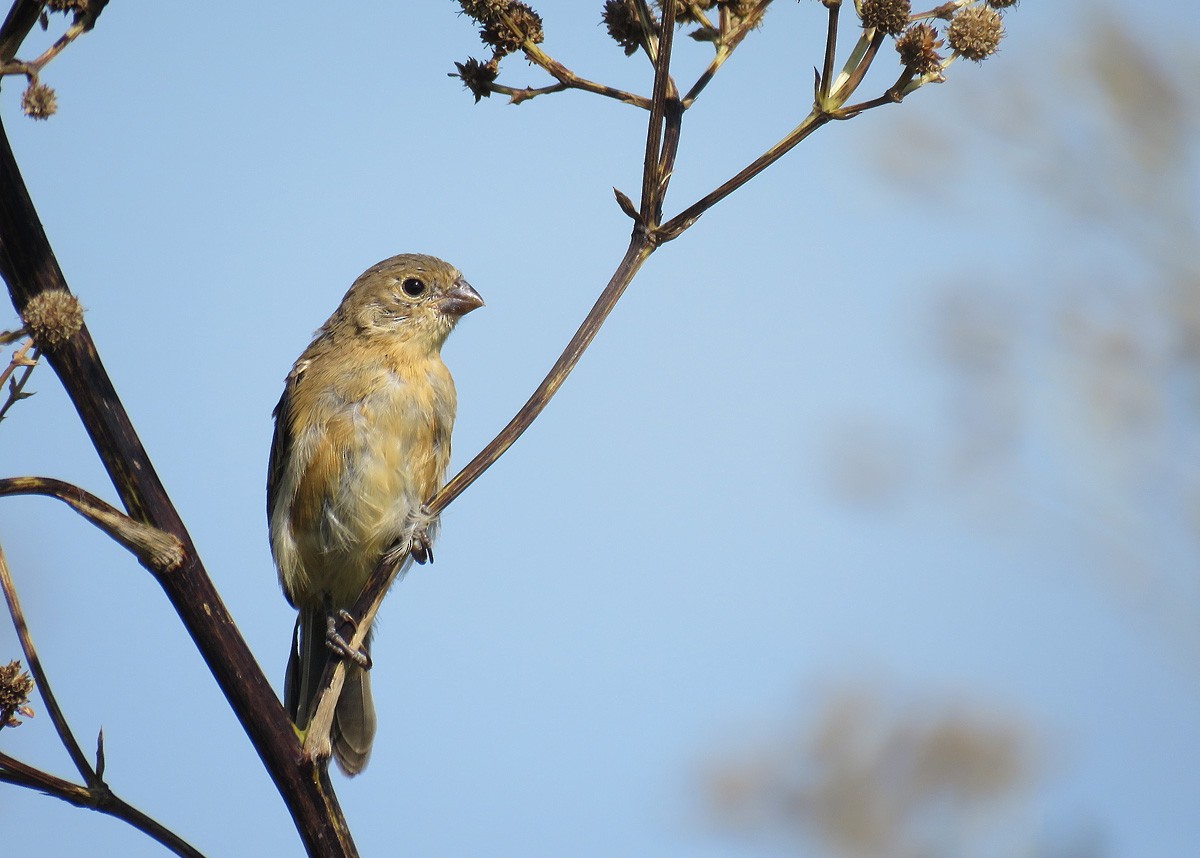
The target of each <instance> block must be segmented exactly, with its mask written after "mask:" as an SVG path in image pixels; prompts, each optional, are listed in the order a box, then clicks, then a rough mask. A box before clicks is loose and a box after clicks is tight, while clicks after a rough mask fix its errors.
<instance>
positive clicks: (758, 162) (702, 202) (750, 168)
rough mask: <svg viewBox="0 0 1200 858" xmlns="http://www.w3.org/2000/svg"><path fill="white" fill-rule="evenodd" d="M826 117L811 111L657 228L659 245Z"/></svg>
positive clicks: (745, 180) (805, 134) (823, 122)
mask: <svg viewBox="0 0 1200 858" xmlns="http://www.w3.org/2000/svg"><path fill="white" fill-rule="evenodd" d="M832 118H833V117H831V116H830V115H828V114H825V113H818V112H817V111H815V110H814V111H813V112H812V113H810V114H809V115H808V116H806V117H804V121H803V122H801V123H800V124H799V125H797V126H796V127H795V128H793V129H792V131H791V132H790V133H789V134H788V135H787V136H786V137H784V138H783V139H782V140H780V141H779V142H778V143H776V144H775V145H774V146H772V147H771V148H770V149H768V150H767V151H766V152H764V153H763V154H761V155H759V156H758V157H757V158H755V159H754V160H753V161H752V162H750V164H748V165H747V166H746V167H745V168H744V169H742V170H741V171H740V172H738V173H737V175H735V176H733V177H732V178H730V179H729V180H727V181H725V182H724V183H722V184H721V185H720V187H718V188H716V189H715V190H713V191H711V192H710V193H708V194H705V195H704V196H703V197H701V198H700V199H698V200H697V201H696V202H694V203H692V204H691V205H690V206H688V207H687V208H686V209H684V210H683V211H681V212H680V213H679V214H677V215H675V217H673V218H671V219H670V220H669V221H667V222H666V223H664V224H663V225H662V226H660V227H659V228H658V237H659V241H660V242H667V241H671V240H672V239H675V238H678V237H679V236H680V235H681V234H682V233H683V232H684V230H686V229H687V228H688V227H690V226H691V225H692V224H694V223H695V222H696V220H697V219H699V217H700V216H701V215H702V214H704V213H705V212H706V211H708V210H709V209H710V208H712V207H713V206H714V205H716V204H717V203H719V202H720V201H721V200H723V199H725V198H726V197H727V196H729V195H730V194H732V193H733V192H734V191H736V190H737V189H738V188H740V187H741V186H742V185H744V184H746V183H747V182H748V181H750V180H751V179H753V178H754V177H755V176H757V175H758V174H759V173H761V172H762V171H763V170H765V169H767V167H770V166H771V165H772V164H774V163H775V162H776V161H778V160H779V159H780V158H782V157H783V156H784V155H786V154H787V153H788V152H790V151H791V150H792V149H793V148H795V146H796V144H798V143H799V142H800V141H802V140H803V139H804V138H805V137H807V136H808V135H810V134H812V133H813V132H814V131H816V130H817V129H818V128H820V127H821V126H822V125H824V124H825V123H826V122H828V121H829V120H830V119H832Z"/></svg>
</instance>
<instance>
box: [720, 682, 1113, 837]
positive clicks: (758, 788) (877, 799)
mask: <svg viewBox="0 0 1200 858" xmlns="http://www.w3.org/2000/svg"><path fill="white" fill-rule="evenodd" d="M1037 757H1038V754H1037V748H1036V747H1035V742H1034V739H1033V738H1032V736H1031V734H1030V731H1029V730H1028V728H1027V727H1026V726H1025V725H1024V723H1023V721H1022V720H1021V719H1020V718H1018V717H1016V716H1013V715H1011V714H1008V713H1003V712H997V711H995V710H994V709H991V708H989V709H984V708H981V707H979V706H977V705H975V706H971V705H967V704H964V703H961V702H957V701H953V700H950V701H945V700H934V701H930V700H926V701H924V702H922V703H919V704H908V705H904V706H897V705H894V704H890V703H889V702H888V701H886V700H885V699H884V698H883V697H882V696H881V694H880V692H879V691H878V690H877V689H875V690H866V689H865V688H858V689H853V688H852V689H849V690H845V691H842V692H839V693H836V694H833V695H831V696H830V697H829V698H828V699H827V702H826V703H825V704H824V708H822V709H821V710H820V712H819V714H817V716H816V717H815V718H814V719H813V720H812V722H811V723H808V724H802V725H800V726H798V727H793V728H791V729H788V730H785V731H781V735H779V736H777V737H774V738H770V739H767V740H765V741H763V742H762V743H760V744H759V746H757V747H751V748H743V749H739V750H735V751H733V752H731V753H730V755H729V757H728V758H727V759H726V760H724V761H721V762H718V763H716V764H714V765H713V766H712V768H711V771H710V774H709V777H708V780H707V797H708V800H709V803H710V805H711V808H712V811H713V815H714V816H715V818H716V819H717V820H718V821H719V822H720V823H721V824H722V825H723V826H725V827H726V828H728V829H730V830H731V831H733V832H736V833H738V834H740V835H742V836H744V837H745V838H746V839H747V840H748V841H751V842H755V841H757V842H760V843H763V844H764V845H767V844H771V845H775V846H782V847H783V848H784V849H785V850H786V851H788V852H793V853H796V854H813V855H834V856H846V858H968V856H986V855H1005V856H1013V855H1026V856H1049V855H1055V856H1065V855H1072V856H1080V858H1082V856H1085V855H1098V854H1100V851H1099V845H1098V844H1097V843H1092V842H1085V840H1083V839H1080V838H1075V839H1074V840H1072V842H1071V843H1069V844H1067V843H1064V844H1059V845H1056V846H1053V847H1046V846H1038V845H1037V844H1035V843H1034V842H1033V835H1032V834H1031V833H1030V832H1031V826H1030V825H1029V824H1027V823H1026V824H1023V823H1022V815H1023V811H1024V804H1025V803H1026V802H1025V793H1026V791H1027V789H1028V787H1029V786H1030V785H1031V784H1032V782H1033V779H1034V776H1035V775H1036V773H1037V772H1036V769H1037Z"/></svg>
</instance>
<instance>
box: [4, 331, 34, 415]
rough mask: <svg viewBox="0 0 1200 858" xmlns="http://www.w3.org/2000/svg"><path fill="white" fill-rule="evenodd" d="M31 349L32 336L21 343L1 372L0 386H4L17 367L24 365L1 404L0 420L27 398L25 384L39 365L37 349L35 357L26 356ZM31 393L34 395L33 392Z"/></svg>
mask: <svg viewBox="0 0 1200 858" xmlns="http://www.w3.org/2000/svg"><path fill="white" fill-rule="evenodd" d="M31 349H33V339H32V338H30V339H27V340H25V342H23V343H21V347H20V348H19V349H17V350H16V351H15V352H14V353H13V356H12V360H10V361H9V362H8V366H7V367H5V369H4V372H0V387H3V386H4V384H5V382H7V381H8V380H9V378H10V377H12V374H13V373H14V372H15V371H16V369H17V367H23V369H22V370H21V376H20V378H16V379H13V382H12V385H11V386H10V387H9V389H8V398H7V399H5V400H4V404H3V405H0V420H3V419H4V417H5V415H6V414H8V410H9V409H10V408H12V407H13V405H15V404H16V403H17V402H19V401H21V400H22V399H24V398H25V395H24V392H25V385H26V384H27V383H28V382H29V376H31V375H33V368H34V367H35V366H37V352H36V350H34V355H33V357H26V353H27V352H28V351H30V350H31ZM29 395H30V396H32V394H29Z"/></svg>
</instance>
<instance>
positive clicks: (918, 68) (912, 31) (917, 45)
mask: <svg viewBox="0 0 1200 858" xmlns="http://www.w3.org/2000/svg"><path fill="white" fill-rule="evenodd" d="M941 46H942V40H941V39H939V38H938V31H937V30H936V29H934V28H933V27H932V26H930V25H929V24H926V23H925V22H924V21H921V22H919V23H917V24H913V25H912V26H911V27H909V28H908V29H907V30H905V31H904V34H903V35H902V36H900V38H898V39H896V51H897V52H898V53H899V54H900V62H901V63H903V64H904V66H905V67H906V68H907V69H908V70H909V71H911V72H912V73H913V74H914V75H917V76H918V77H920V76H923V75H927V74H935V73H936V72H939V71H941V70H942V57H941V55H940V54H938V52H937V49H938V48H940V47H941Z"/></svg>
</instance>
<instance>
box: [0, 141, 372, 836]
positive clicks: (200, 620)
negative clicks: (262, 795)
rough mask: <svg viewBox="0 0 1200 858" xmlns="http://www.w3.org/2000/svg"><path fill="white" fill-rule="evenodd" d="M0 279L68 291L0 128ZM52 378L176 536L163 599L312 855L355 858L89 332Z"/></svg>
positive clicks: (140, 503) (142, 503) (124, 483)
mask: <svg viewBox="0 0 1200 858" xmlns="http://www.w3.org/2000/svg"><path fill="white" fill-rule="evenodd" d="M0 275H3V277H4V279H5V281H7V283H8V288H9V292H10V294H11V295H12V300H13V304H14V305H15V306H16V308H17V310H18V312H20V311H21V310H22V309H23V308H24V307H25V305H26V304H27V303H28V302H29V300H30V299H31V298H33V297H34V296H35V295H37V294H39V293H41V292H43V291H45V290H47V289H63V290H65V289H66V288H67V284H66V280H65V279H64V277H63V275H62V271H61V270H60V269H59V266H58V262H57V260H56V259H55V258H54V253H53V251H52V250H51V248H50V243H49V241H48V240H47V238H46V234H45V231H44V230H43V229H42V225H41V223H40V221H39V219H38V216H37V212H36V210H35V209H34V207H33V202H32V201H31V200H30V198H29V193H28V191H27V190H26V189H25V182H24V180H23V179H22V177H21V174H20V171H19V169H18V167H17V164H16V160H15V159H14V157H13V153H12V148H11V146H10V145H9V142H8V137H7V134H5V132H4V126H3V123H2V122H0ZM43 355H44V358H45V360H46V361H47V363H49V364H50V366H51V367H52V368H53V369H54V371H55V372H56V373H57V374H58V376H59V379H60V380H61V381H62V384H63V386H64V387H65V388H66V390H67V393H68V395H69V396H70V397H71V401H72V402H73V403H74V405H75V408H76V410H77V411H78V412H79V416H80V419H81V420H82V421H83V424H84V427H85V428H86V429H87V432H88V434H89V435H90V436H91V439H92V443H93V444H94V445H95V447H96V451H97V452H98V453H99V455H100V458H101V461H102V462H103V463H104V466H105V468H106V469H107V470H108V473H109V476H110V478H111V479H112V481H113V484H114V485H115V486H116V489H117V493H118V494H119V495H120V498H121V502H122V503H123V504H124V506H125V509H126V511H127V512H128V513H129V515H130V517H131V518H133V519H135V520H137V521H141V522H145V523H146V524H150V525H152V526H154V527H156V528H158V529H159V530H163V531H165V532H167V533H169V534H171V535H173V536H174V537H175V538H177V539H178V540H179V542H180V544H181V545H182V547H183V553H184V559H183V562H182V563H181V564H180V566H179V567H178V568H177V569H175V570H174V571H172V572H170V573H166V574H159V573H156V571H155V570H154V569H151V570H150V571H151V572H152V573H155V578H156V580H157V581H158V583H159V585H160V586H161V587H162V588H163V591H164V592H165V593H166V595H167V598H168V599H169V600H170V601H171V604H172V606H173V607H174V608H175V610H176V612H177V613H178V614H179V617H180V619H181V620H182V622H183V624H184V627H185V628H186V629H187V631H188V633H189V634H190V635H191V637H192V640H194V641H195V643H196V647H197V649H198V650H199V651H200V654H201V656H202V657H203V658H204V661H205V663H206V664H207V665H208V668H209V670H211V671H212V674H213V677H214V678H215V679H216V680H217V684H218V685H219V686H220V687H221V690H222V692H224V694H225V697H226V698H227V699H228V700H229V704H230V706H231V708H232V709H233V711H234V713H235V714H236V715H237V717H238V720H239V721H241V723H242V727H243V728H244V729H245V731H246V733H247V735H248V736H249V737H250V741H251V742H252V743H253V744H254V747H255V750H256V751H258V754H259V756H260V757H261V758H262V760H263V764H264V766H265V767H266V769H267V771H268V773H269V774H270V776H271V778H272V780H274V782H275V785H276V787H277V788H278V789H279V792H280V794H281V795H282V797H283V799H284V802H285V803H286V804H287V807H288V810H289V812H290V813H291V815H292V818H293V820H294V821H295V823H296V827H297V830H298V831H299V832H300V836H301V838H302V839H303V841H304V844H305V846H306V848H307V849H308V851H309V852H310V854H314V855H355V854H356V851H355V848H354V843H353V841H352V839H351V837H350V832H349V830H348V828H347V827H346V824H345V820H344V818H343V816H342V813H341V809H340V808H339V807H338V803H337V797H336V796H335V795H334V794H333V791H332V789H331V788H330V787H329V782H328V779H327V778H326V777H316V776H314V772H313V771H312V767H311V766H309V765H306V764H304V763H303V762H302V761H301V759H300V746H299V743H298V742H297V740H296V735H295V732H294V730H293V728H292V724H291V721H290V720H289V719H288V717H287V714H286V713H285V712H284V710H283V707H282V706H281V705H280V703H279V700H278V698H277V697H276V696H275V693H274V691H272V690H271V685H270V683H269V682H268V681H267V678H266V677H265V676H264V675H263V672H262V670H261V669H260V668H259V666H258V663H257V662H256V661H255V659H254V656H253V655H252V654H251V652H250V649H249V647H247V646H246V642H245V640H244V639H243V638H242V636H241V635H240V634H239V633H238V630H237V628H236V626H235V625H234V622H233V618H232V617H231V616H230V615H229V612H228V611H227V610H226V608H225V605H224V603H223V602H222V601H221V597H220V595H219V594H218V593H217V591H216V588H215V587H213V584H212V581H211V580H210V579H209V577H208V574H207V573H206V572H205V570H204V566H203V564H202V563H201V562H200V558H199V557H198V555H197V553H196V550H195V546H194V545H193V544H192V540H191V537H190V536H189V535H188V532H187V529H186V528H185V527H184V525H183V521H182V520H181V519H180V517H179V513H178V512H177V511H176V510H175V507H174V506H173V505H172V503H171V500H170V498H169V497H168V496H167V493H166V490H165V489H164V488H163V485H162V483H161V482H160V480H159V479H158V475H157V474H156V473H155V471H154V466H153V465H152V464H151V463H150V458H149V456H148V455H147V454H146V451H145V449H144V448H143V447H142V443H141V441H140V439H139V438H138V436H137V433H136V432H135V431H134V428H133V425H132V423H131V422H130V420H129V416H128V415H127V414H126V413H125V409H124V406H123V405H122V404H121V401H120V399H119V398H118V397H117V393H116V391H115V390H114V389H113V385H112V382H111V381H110V380H109V377H108V373H107V372H106V371H105V369H104V365H103V364H102V363H101V361H100V356H99V354H97V352H96V347H95V345H94V344H93V342H92V338H91V334H90V333H89V332H88V329H87V326H86V325H84V327H83V328H82V329H81V330H80V331H79V333H78V334H76V335H75V336H74V337H72V338H71V339H70V340H68V341H67V342H66V343H64V344H62V345H59V346H53V347H48V348H46V349H44V350H43Z"/></svg>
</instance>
